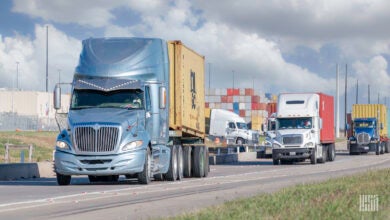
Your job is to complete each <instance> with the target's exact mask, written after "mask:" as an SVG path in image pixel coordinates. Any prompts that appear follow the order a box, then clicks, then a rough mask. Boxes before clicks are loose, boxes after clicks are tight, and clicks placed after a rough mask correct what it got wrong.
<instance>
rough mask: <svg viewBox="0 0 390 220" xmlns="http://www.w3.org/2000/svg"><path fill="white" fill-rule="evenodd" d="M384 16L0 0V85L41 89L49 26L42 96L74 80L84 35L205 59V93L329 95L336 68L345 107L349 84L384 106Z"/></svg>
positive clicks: (181, 0) (335, 10)
mask: <svg viewBox="0 0 390 220" xmlns="http://www.w3.org/2000/svg"><path fill="white" fill-rule="evenodd" d="M389 11H390V1H385V0H354V1H340V0H258V1H252V0H240V1H236V0H225V1H218V0H192V1H191V0H177V1H169V0H166V1H160V0H142V1H139V0H110V1H107V0H83V1H76V0H56V1H52V0H2V1H1V2H0V88H16V87H18V88H19V89H21V90H38V91H45V89H46V29H47V30H48V37H49V42H48V51H49V57H48V62H49V64H48V69H49V90H50V91H52V90H53V87H54V85H55V83H57V82H58V81H61V82H70V81H71V80H72V76H73V73H74V69H75V67H76V65H77V63H78V56H79V53H80V50H81V41H82V40H83V39H86V38H89V37H158V38H162V39H165V40H181V41H182V42H183V43H184V44H185V45H187V46H189V47H190V48H192V49H194V50H195V51H197V52H198V53H200V54H202V55H204V56H205V58H206V65H205V74H206V77H205V81H206V82H205V85H206V86H208V85H210V86H211V88H231V87H233V84H234V87H236V88H252V87H254V88H255V89H257V90H260V91H263V92H265V93H266V92H267V93H273V94H279V93H281V92H323V93H327V94H330V95H336V66H337V64H338V66H339V75H340V82H339V88H340V102H343V101H344V85H345V84H344V83H345V81H344V79H345V73H346V71H347V73H348V83H347V98H348V105H347V111H350V109H351V107H350V106H351V105H352V104H353V103H355V102H356V85H357V82H358V88H359V92H358V94H359V96H358V102H359V103H368V99H370V102H371V103H377V102H378V98H379V102H380V103H385V102H386V104H387V103H390V99H388V98H387V97H389V98H390V90H389V89H388V85H390V75H389V71H390V68H389V65H388V63H389V61H390V22H389V21H390V13H388V12H389ZM233 78H234V83H233ZM368 86H370V98H369V97H368Z"/></svg>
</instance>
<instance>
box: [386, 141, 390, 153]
mask: <svg viewBox="0 0 390 220" xmlns="http://www.w3.org/2000/svg"><path fill="white" fill-rule="evenodd" d="M385 153H390V141H386V149H385Z"/></svg>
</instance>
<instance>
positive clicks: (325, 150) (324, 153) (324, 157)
mask: <svg viewBox="0 0 390 220" xmlns="http://www.w3.org/2000/svg"><path fill="white" fill-rule="evenodd" d="M329 147H330V146H329V145H324V146H322V157H321V158H320V159H318V163H325V162H326V161H327V160H328V148H329Z"/></svg>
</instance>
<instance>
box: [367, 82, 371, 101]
mask: <svg viewBox="0 0 390 220" xmlns="http://www.w3.org/2000/svg"><path fill="white" fill-rule="evenodd" d="M370 101H371V100H370V84H368V104H371V102H370Z"/></svg>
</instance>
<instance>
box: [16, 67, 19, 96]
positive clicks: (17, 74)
mask: <svg viewBox="0 0 390 220" xmlns="http://www.w3.org/2000/svg"><path fill="white" fill-rule="evenodd" d="M16 90H19V62H16Z"/></svg>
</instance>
